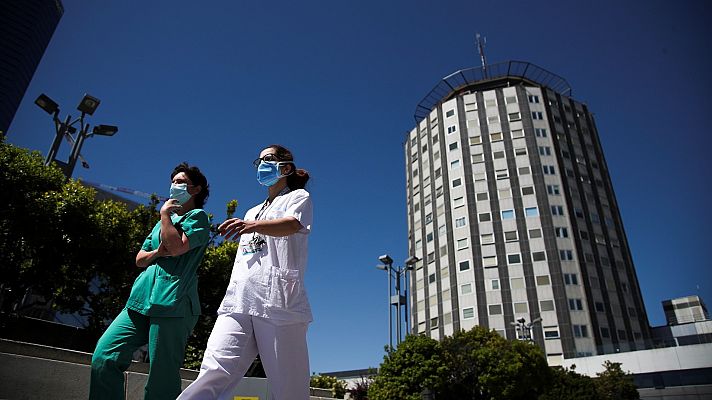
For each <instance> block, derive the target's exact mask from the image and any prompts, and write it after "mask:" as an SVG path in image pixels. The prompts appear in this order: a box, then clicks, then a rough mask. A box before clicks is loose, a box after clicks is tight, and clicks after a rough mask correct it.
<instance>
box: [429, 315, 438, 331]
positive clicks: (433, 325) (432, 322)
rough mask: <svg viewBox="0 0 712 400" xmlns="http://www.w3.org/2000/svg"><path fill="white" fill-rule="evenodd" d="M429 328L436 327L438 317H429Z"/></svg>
mask: <svg viewBox="0 0 712 400" xmlns="http://www.w3.org/2000/svg"><path fill="white" fill-rule="evenodd" d="M430 329H438V317H434V318H430Z"/></svg>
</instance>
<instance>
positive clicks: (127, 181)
mask: <svg viewBox="0 0 712 400" xmlns="http://www.w3.org/2000/svg"><path fill="white" fill-rule="evenodd" d="M711 4H712V3H710V2H709V1H705V0H686V1H681V2H671V1H660V0H651V1H645V2H642V1H638V2H630V1H596V2H592V1H591V2H577V1H573V2H572V1H557V2H546V1H545V2H536V3H532V2H525V1H521V2H519V1H514V2H506V3H503V2H495V1H488V2H475V1H467V2H465V1H440V2H433V1H421V0H409V1H370V0H367V1H358V2H356V1H348V2H347V1H331V2H327V1H322V2H316V1H311V0H306V1H299V2H287V1H283V2H255V1H251V2H248V1H211V2H194V1H185V0H180V1H179V0H171V1H150V2H138V1H136V2H125V1H124V2H94V1H71V0H65V1H64V6H65V9H66V12H65V14H64V17H63V18H62V20H61V22H60V24H59V27H58V28H57V31H56V33H55V35H54V37H53V39H52V41H51V43H50V45H49V48H48V49H47V52H46V53H45V56H44V58H43V60H42V62H41V64H40V66H39V68H38V69H37V72H36V74H35V76H34V79H33V80H32V83H31V84H30V87H29V88H28V90H27V93H26V95H25V98H24V100H23V101H22V104H21V106H20V109H19V111H18V113H17V115H16V116H15V120H14V122H13V124H12V125H11V127H10V131H9V141H10V142H11V143H14V144H17V145H19V146H22V147H26V148H30V149H36V150H40V151H41V152H42V153H43V154H46V152H47V149H48V148H49V146H50V143H51V141H52V137H53V126H52V124H51V120H50V118H49V116H48V115H47V114H45V113H44V112H43V111H42V110H40V109H39V108H37V107H36V106H35V105H34V104H33V101H34V99H35V98H36V97H37V95H39V94H40V93H42V92H44V93H47V94H48V95H49V96H50V97H52V98H53V99H54V100H56V101H57V102H58V103H59V104H60V106H61V107H62V116H64V115H66V113H67V112H71V113H72V114H74V115H76V113H77V112H76V111H75V106H76V104H77V103H78V101H79V100H80V99H81V97H82V95H83V94H84V93H85V92H87V93H90V94H92V95H94V96H96V97H98V98H100V99H101V100H102V103H101V106H100V108H99V109H98V111H97V112H96V113H95V114H94V116H93V117H92V118H91V119H90V122H91V123H93V124H101V123H104V124H114V125H118V126H119V127H120V131H119V133H118V134H117V135H116V136H114V137H111V138H106V137H94V138H91V139H89V140H88V141H87V142H86V144H85V146H84V149H83V155H84V156H85V157H86V158H87V159H88V161H89V162H90V164H91V169H89V170H86V169H82V168H81V167H79V166H78V167H77V170H76V171H75V177H82V178H84V179H86V180H89V181H94V182H99V183H105V184H109V185H115V186H127V187H132V188H135V189H138V190H141V191H145V192H158V193H162V194H164V195H165V194H167V192H168V188H169V183H170V182H169V173H170V171H171V170H172V168H173V166H174V165H176V164H177V163H179V162H181V161H184V160H185V161H188V162H190V163H194V164H197V165H198V166H200V167H201V168H202V169H203V170H204V172H205V173H206V175H207V176H208V179H209V181H210V184H211V196H210V199H209V202H208V204H207V206H206V208H207V209H208V211H209V212H212V213H214V214H215V215H216V217H218V218H222V216H224V210H225V203H226V202H227V201H228V200H230V199H233V198H235V199H237V200H238V201H239V202H240V206H239V208H238V214H240V215H242V213H244V212H245V211H246V210H247V209H248V208H249V207H251V206H252V205H254V204H256V203H257V202H259V201H261V200H262V199H263V198H264V196H265V193H264V191H263V190H262V189H261V188H260V186H259V185H258V184H257V182H256V181H255V172H254V169H253V167H252V165H251V161H252V160H253V159H255V158H256V157H257V155H258V153H259V151H260V150H261V149H262V148H263V146H265V145H266V144H270V143H275V142H276V143H281V144H284V145H286V146H287V147H289V148H291V149H292V150H293V152H294V154H295V156H296V160H297V164H298V165H299V166H301V167H303V168H306V169H308V170H309V171H310V173H311V175H312V178H313V180H312V181H311V182H310V190H311V193H312V195H313V198H314V203H315V221H314V230H313V235H312V237H311V249H310V263H309V269H308V272H307V284H308V290H309V293H310V298H311V302H312V306H313V309H314V315H315V321H314V323H313V324H312V325H311V327H310V330H309V346H310V353H311V369H312V370H313V371H316V372H323V371H331V370H343V369H357V368H366V367H369V366H374V367H375V366H378V365H379V364H380V362H381V361H382V356H383V346H384V344H386V343H387V341H388V338H387V331H388V330H387V306H386V285H385V283H386V282H385V276H384V275H385V274H384V273H383V272H382V271H378V270H376V269H375V268H374V267H375V265H376V264H377V263H378V260H377V258H378V256H379V255H381V254H383V253H389V254H391V256H392V257H393V258H394V259H395V260H397V261H398V262H399V263H400V262H402V260H404V259H405V258H406V257H407V254H406V253H407V242H406V240H407V231H406V209H405V189H404V188H405V169H404V156H403V149H402V143H403V140H404V137H405V136H404V135H405V132H407V131H409V130H410V129H411V128H412V127H413V126H414V121H413V111H414V109H415V106H416V105H417V104H418V102H419V101H420V100H421V99H422V98H423V96H425V95H426V94H427V93H428V91H429V90H430V89H431V88H432V87H433V86H434V84H435V83H436V82H437V81H438V80H439V79H440V78H442V77H444V76H446V75H448V74H450V73H451V72H454V71H456V70H458V69H461V68H466V67H471V66H476V65H478V64H479V58H478V55H477V53H476V51H475V46H474V36H475V33H476V32H480V33H482V34H483V35H485V36H486V37H487V48H486V50H487V57H488V61H489V62H490V63H495V62H501V61H507V60H512V59H513V60H523V61H529V62H533V63H535V64H537V65H539V66H541V67H543V68H545V69H548V70H550V71H552V72H554V73H557V74H559V75H561V76H562V77H564V78H565V79H567V80H568V82H569V83H570V84H571V86H572V87H573V96H574V97H575V98H576V99H577V100H579V101H583V102H585V103H587V104H588V106H589V107H590V109H591V110H592V111H593V112H594V113H595V115H596V122H597V124H598V128H599V131H600V135H601V141H602V143H603V148H604V152H605V155H606V159H607V162H608V165H609V168H610V171H611V174H612V179H613V184H614V188H615V191H616V195H617V198H618V201H619V203H620V209H621V212H622V214H623V221H624V224H625V228H626V233H627V235H628V239H629V241H630V245H631V249H632V252H633V259H634V262H635V266H636V269H637V272H638V277H639V279H640V285H641V288H642V291H643V295H644V298H645V304H646V308H647V310H648V315H649V318H650V321H651V324H653V325H662V324H664V317H663V313H662V310H661V306H660V301H661V300H663V299H666V298H671V297H676V296H684V295H689V294H699V295H701V296H703V298H704V299H705V300H706V301H707V303H708V305H710V306H712V272H711V271H712V268H711V267H712V262H711V261H710V260H709V259H708V258H707V255H706V254H707V253H706V252H705V251H703V250H704V249H705V248H707V246H708V245H709V242H710V239H712V235H711V234H710V226H711V225H712V224H711V222H712V218H711V217H710V214H711V212H710V206H709V204H710V183H712V182H711V180H710V171H712V166H711V164H712V162H711V161H710V159H711V158H710V149H712V140H711V139H710V137H711V136H712V135H711V134H712V132H711V131H710V126H712V117H710V115H712V113H710V109H712V96H710V94H709V93H710V89H712V84H711V83H712V80H711V79H710V72H711V71H712V60H711V57H710V45H709V38H710V37H712V32H711V29H710V23H709V21H710V20H711V19H712V18H711V17H712V12H711ZM705 38H706V39H705ZM67 147H68V146H66V144H65V145H64V147H63V150H62V152H61V153H60V154H61V155H65V156H66V155H67V153H68V151H67ZM130 267H131V266H127V268H130ZM226 278H227V277H226Z"/></svg>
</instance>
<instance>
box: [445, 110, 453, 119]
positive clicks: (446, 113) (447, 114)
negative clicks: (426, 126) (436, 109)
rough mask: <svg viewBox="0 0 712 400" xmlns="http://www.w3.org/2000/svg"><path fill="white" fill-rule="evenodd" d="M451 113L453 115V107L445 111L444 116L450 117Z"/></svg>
mask: <svg viewBox="0 0 712 400" xmlns="http://www.w3.org/2000/svg"><path fill="white" fill-rule="evenodd" d="M453 115H455V110H454V109H453V110H447V111H446V112H445V118H450V117H452V116H453Z"/></svg>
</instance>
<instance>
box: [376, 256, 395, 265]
mask: <svg viewBox="0 0 712 400" xmlns="http://www.w3.org/2000/svg"><path fill="white" fill-rule="evenodd" d="M378 261H380V262H382V263H384V264H386V265H391V264H393V259H392V258H391V256H389V255H388V254H384V255H382V256H380V257H378Z"/></svg>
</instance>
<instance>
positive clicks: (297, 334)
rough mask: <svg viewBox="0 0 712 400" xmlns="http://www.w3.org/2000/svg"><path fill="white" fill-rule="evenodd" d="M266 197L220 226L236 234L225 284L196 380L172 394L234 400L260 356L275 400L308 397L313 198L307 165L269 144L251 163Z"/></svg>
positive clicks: (230, 235) (224, 232) (224, 231)
mask: <svg viewBox="0 0 712 400" xmlns="http://www.w3.org/2000/svg"><path fill="white" fill-rule="evenodd" d="M254 164H255V167H256V168H257V180H258V182H259V183H260V184H262V185H264V186H266V187H267V189H268V197H267V199H266V200H265V201H264V202H263V203H261V204H258V205H257V206H255V207H253V208H252V209H250V210H249V211H247V214H246V215H245V218H244V219H239V218H232V219H228V220H227V221H225V222H223V223H222V224H221V225H220V226H219V228H218V229H219V231H220V233H221V234H222V235H224V236H225V239H231V238H238V237H239V240H240V246H239V248H238V250H237V256H236V257H235V265H234V266H233V269H232V276H231V277H230V284H229V285H228V288H227V292H226V293H225V298H224V299H223V301H222V304H221V305H220V308H219V309H218V318H217V321H216V322H215V326H214V327H213V331H212V333H211V334H210V339H208V345H207V348H206V349H205V355H204V356H203V363H202V365H201V366H200V374H199V375H198V378H197V379H196V380H195V381H194V382H193V383H192V384H191V385H190V386H188V387H187V388H186V389H185V391H183V393H182V394H181V395H180V396H179V397H178V399H191V400H208V399H210V400H212V399H218V400H222V399H232V397H231V394H232V393H233V392H234V389H235V387H236V386H237V383H238V382H239V381H240V380H241V379H242V377H243V376H244V375H245V372H247V369H248V368H249V367H250V365H251V364H252V362H253V361H254V359H255V357H256V356H257V354H259V355H260V359H261V360H262V365H263V366H264V369H265V373H266V374H267V380H268V384H269V391H270V393H271V397H272V399H274V400H307V399H309V355H308V352H307V342H306V333H307V325H308V324H309V322H311V320H312V315H311V308H310V306H309V301H308V299H307V296H306V290H305V288H304V272H305V271H306V262H307V244H308V238H309V232H310V231H311V224H312V202H311V198H310V197H309V192H307V191H306V190H304V186H305V184H306V183H307V181H308V180H309V175H308V174H307V172H306V171H304V170H301V169H296V166H295V164H294V157H293V156H292V153H291V152H290V151H289V150H287V149H286V148H284V147H282V146H279V145H271V146H268V147H267V148H265V149H264V150H262V152H261V153H260V156H259V158H258V159H256V160H255V162H254Z"/></svg>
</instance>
